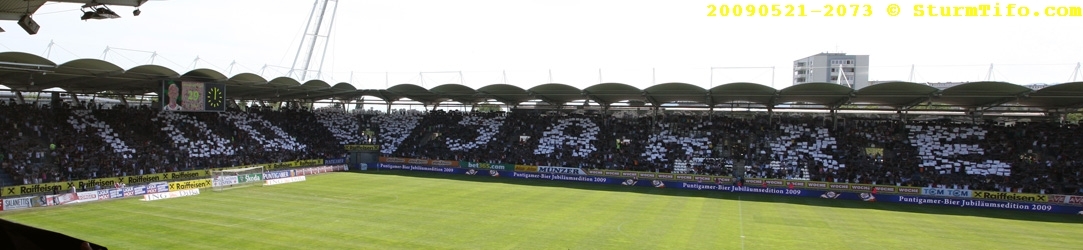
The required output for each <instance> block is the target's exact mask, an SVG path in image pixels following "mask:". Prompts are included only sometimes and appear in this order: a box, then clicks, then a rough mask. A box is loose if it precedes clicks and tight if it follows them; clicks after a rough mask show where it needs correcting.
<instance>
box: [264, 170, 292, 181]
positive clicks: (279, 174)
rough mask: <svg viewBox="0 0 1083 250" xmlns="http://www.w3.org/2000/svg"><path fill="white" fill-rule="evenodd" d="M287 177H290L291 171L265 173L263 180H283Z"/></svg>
mask: <svg viewBox="0 0 1083 250" xmlns="http://www.w3.org/2000/svg"><path fill="white" fill-rule="evenodd" d="M286 177H290V171H289V170H282V171H271V172H263V179H264V180H270V179H281V178H286Z"/></svg>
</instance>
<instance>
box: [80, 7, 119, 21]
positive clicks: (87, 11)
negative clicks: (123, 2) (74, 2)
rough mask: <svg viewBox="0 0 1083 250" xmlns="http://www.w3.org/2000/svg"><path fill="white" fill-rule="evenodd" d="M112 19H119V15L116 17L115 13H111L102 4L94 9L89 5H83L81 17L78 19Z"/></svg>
mask: <svg viewBox="0 0 1083 250" xmlns="http://www.w3.org/2000/svg"><path fill="white" fill-rule="evenodd" d="M114 18H120V15H117V13H116V12H113V10H110V9H109V7H107V6H105V5H104V4H102V5H101V7H96V6H93V5H89V4H88V5H84V6H83V16H82V17H80V19H82V20H89V19H98V20H101V19H114Z"/></svg>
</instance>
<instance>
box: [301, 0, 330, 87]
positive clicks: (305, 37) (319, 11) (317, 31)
mask: <svg viewBox="0 0 1083 250" xmlns="http://www.w3.org/2000/svg"><path fill="white" fill-rule="evenodd" d="M331 2H334V6H333V7H330V5H331ZM329 7H330V8H332V9H331V16H330V18H328V17H327V15H326V14H327V9H328V8H329ZM337 12H338V0H316V1H314V2H313V4H312V11H311V13H309V16H308V21H307V22H306V23H305V33H304V34H302V35H301V36H302V37H301V43H300V44H298V45H297V52H296V54H294V58H293V65H291V66H290V72H289V76H291V77H298V80H300V81H304V80H308V73H309V71H315V72H316V76H315V77H314V78H319V77H321V76H322V73H323V61H324V58H325V57H326V55H327V47H328V45H329V44H330V37H331V29H333V28H334V25H335V14H337ZM328 19H329V20H328ZM325 21H327V22H328V25H327V29H326V30H324V29H323V23H324V22H325ZM313 26H315V27H313ZM313 28H314V29H313ZM321 38H323V39H324V40H323V46H322V47H320V48H319V49H320V50H321V51H320V52H319V54H320V58H319V61H318V62H317V64H319V66H314V65H313V60H312V59H313V58H314V57H316V55H317V51H316V49H317V48H316V47H317V45H318V44H319V41H318V40H319V39H321ZM313 68H315V69H313Z"/></svg>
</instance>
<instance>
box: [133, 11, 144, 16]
mask: <svg viewBox="0 0 1083 250" xmlns="http://www.w3.org/2000/svg"><path fill="white" fill-rule="evenodd" d="M139 13H143V11H140V10H139V9H135V10H133V11H132V15H134V16H139Z"/></svg>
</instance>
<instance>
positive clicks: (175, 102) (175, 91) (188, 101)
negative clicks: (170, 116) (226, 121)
mask: <svg viewBox="0 0 1083 250" xmlns="http://www.w3.org/2000/svg"><path fill="white" fill-rule="evenodd" d="M158 96H160V97H161V98H160V99H161V100H162V109H164V110H170V111H182V112H184V111H188V112H204V111H212V112H214V111H225V110H226V103H225V100H226V85H225V84H220V83H202V82H183V81H172V80H166V81H162V92H160V93H159V95H158Z"/></svg>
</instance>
